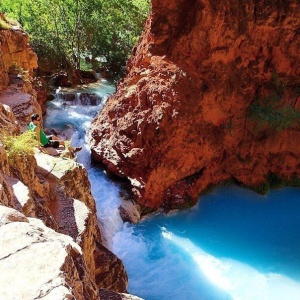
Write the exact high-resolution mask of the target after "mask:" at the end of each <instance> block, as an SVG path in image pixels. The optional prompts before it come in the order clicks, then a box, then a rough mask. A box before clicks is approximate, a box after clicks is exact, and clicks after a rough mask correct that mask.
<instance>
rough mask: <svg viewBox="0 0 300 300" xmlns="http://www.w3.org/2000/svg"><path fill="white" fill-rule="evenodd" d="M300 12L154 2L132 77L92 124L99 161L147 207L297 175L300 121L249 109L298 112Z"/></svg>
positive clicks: (256, 5)
mask: <svg viewBox="0 0 300 300" xmlns="http://www.w3.org/2000/svg"><path fill="white" fill-rule="evenodd" d="M299 20H300V10H299V1H297V0H289V1H284V2H280V1H275V2H274V1H273V2H270V1H267V0H259V1H247V2H241V1H237V0H231V1H230V2H228V3H227V2H226V3H225V2H224V1H223V2H222V1H221V2H220V1H219V2H218V1H211V0H204V1H183V0H177V1H167V0H164V1H158V0H153V1H152V13H151V15H150V18H149V19H148V21H147V24H146V27H145V30H144V32H143V34H142V37H141V38H140V41H139V43H138V45H137V47H136V48H135V49H134V51H133V55H132V57H131V58H130V60H129V62H128V65H127V70H128V73H127V76H126V78H125V79H124V80H122V81H121V82H120V83H119V84H118V87H117V92H116V94H115V95H114V96H113V97H111V98H110V99H109V100H108V102H107V104H106V106H105V107H104V109H103V110H102V112H101V113H100V115H99V116H98V117H97V118H96V119H95V120H94V121H93V123H92V126H91V149H92V155H93V157H94V159H96V160H100V161H102V162H103V163H104V164H105V165H106V166H107V168H108V169H109V170H110V171H112V172H114V173H116V174H118V175H119V176H122V177H128V178H129V180H130V181H131V188H132V192H133V194H134V197H135V200H136V201H137V202H138V204H140V205H141V207H142V208H143V213H146V212H149V211H151V210H155V209H158V208H159V207H164V208H165V209H166V210H169V209H172V208H184V207H188V206H190V205H193V204H194V203H195V202H196V201H197V198H198V195H199V193H201V192H202V191H204V190H205V189H206V188H207V187H209V186H211V185H216V184H218V183H220V182H223V181H227V180H233V181H236V182H239V183H240V184H243V185H247V186H258V185H260V184H261V183H264V182H266V177H267V176H268V174H270V173H274V174H276V176H279V177H283V178H287V179H290V178H292V177H293V176H298V177H299V176H300V165H299V159H300V150H299V146H298V142H297V141H299V140H300V130H299V124H298V123H297V122H296V121H295V122H293V123H292V124H290V126H289V127H288V128H286V129H282V130H277V129H274V127H272V126H271V125H269V123H266V122H267V121H265V122H264V123H263V124H262V125H261V126H258V125H259V124H258V119H259V117H260V116H256V119H255V117H251V113H250V112H251V111H253V107H257V105H260V106H258V107H262V108H263V107H270V106H272V105H273V107H275V110H276V109H277V111H280V109H281V108H282V109H286V110H288V109H289V110H290V111H291V112H292V113H294V114H297V113H298V114H299V92H298V88H297V86H299V84H300V81H299V78H300V69H299V65H300V57H299V53H298V52H299V47H300V36H299V25H300V24H299ZM274 95H275V96H274ZM272 97H273V98H278V99H279V100H280V101H279V100H278V101H277V102H276V103H277V104H276V105H275V104H274V103H273V104H272V101H273V102H274V99H273V100H272V99H271V98H272ZM297 103H298V104H297ZM255 105H256V106H255ZM275 114H276V113H275ZM277 115H278V114H277Z"/></svg>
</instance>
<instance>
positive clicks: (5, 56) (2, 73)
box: [0, 13, 38, 91]
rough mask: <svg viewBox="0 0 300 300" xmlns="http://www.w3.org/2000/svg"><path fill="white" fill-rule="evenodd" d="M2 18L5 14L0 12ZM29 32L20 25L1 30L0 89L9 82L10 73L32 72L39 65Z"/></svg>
mask: <svg viewBox="0 0 300 300" xmlns="http://www.w3.org/2000/svg"><path fill="white" fill-rule="evenodd" d="M0 19H2V20H4V19H5V18H4V16H3V15H2V14H1V13H0ZM28 39H29V37H28V34H27V33H26V32H24V31H23V30H22V29H21V28H20V27H17V26H15V27H14V28H12V29H11V30H0V91H1V90H3V89H4V88H6V87H7V85H8V84H9V78H8V74H9V73H10V72H14V71H15V70H16V69H22V70H23V71H28V72H29V73H30V74H32V71H33V69H36V68H37V67H38V64H37V56H36V54H35V53H34V52H33V50H32V49H31V47H30V46H29V44H28Z"/></svg>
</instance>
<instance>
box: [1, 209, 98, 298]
mask: <svg viewBox="0 0 300 300" xmlns="http://www.w3.org/2000/svg"><path fill="white" fill-rule="evenodd" d="M3 218H6V220H9V221H8V222H2V220H3ZM0 220H1V223H0V238H1V242H2V243H3V244H5V247H1V248H0V272H1V274H2V276H0V294H1V297H2V298H3V299H6V300H9V299H42V298H43V299H73V298H76V299H95V300H96V299H99V296H98V294H97V293H96V294H91V293H90V294H86V293H85V290H86V289H85V286H86V285H89V284H90V283H89V282H84V281H82V275H81V274H82V273H85V272H86V270H85V269H84V268H83V266H84V263H83V258H82V256H81V249H80V247H79V246H78V245H77V244H76V243H74V242H73V241H72V238H71V237H68V236H66V235H63V234H59V233H57V232H55V231H53V230H52V229H49V228H47V227H46V226H45V225H44V224H43V223H42V222H41V221H40V220H37V219H33V218H28V219H27V218H26V217H25V216H24V215H22V214H21V213H19V212H17V211H14V210H13V209H9V208H6V207H3V206H0ZM33 258H34V259H33ZM16 274H18V275H16Z"/></svg>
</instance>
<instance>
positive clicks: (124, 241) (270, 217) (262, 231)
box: [45, 81, 300, 300]
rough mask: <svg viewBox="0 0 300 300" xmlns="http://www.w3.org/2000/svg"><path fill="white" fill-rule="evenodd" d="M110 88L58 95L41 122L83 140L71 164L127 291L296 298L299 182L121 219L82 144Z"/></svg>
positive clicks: (238, 299)
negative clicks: (79, 168) (93, 101)
mask: <svg viewBox="0 0 300 300" xmlns="http://www.w3.org/2000/svg"><path fill="white" fill-rule="evenodd" d="M114 90H115V87H114V86H113V85H111V84H110V83H108V82H106V81H101V82H98V83H97V84H94V85H89V86H88V87H85V88H84V89H83V91H84V92H86V91H88V92H95V93H97V94H98V95H99V96H101V97H102V101H101V102H100V103H99V104H98V105H95V106H90V105H81V104H80V103H77V104H75V105H73V104H72V103H67V104H66V103H65V102H64V101H62V100H61V99H60V97H59V96H57V97H56V99H55V100H53V101H51V102H49V103H48V107H47V117H46V119H45V127H48V128H55V129H57V130H59V131H64V132H66V135H71V134H73V135H72V144H73V145H79V144H81V145H84V147H83V150H82V151H80V152H79V153H78V162H80V163H82V164H84V165H85V167H86V169H87V171H88V175H89V179H90V182H91V186H92V194H93V196H94V198H95V201H96V205H97V210H98V218H99V220H100V223H101V224H102V228H103V236H104V239H105V241H106V244H107V246H108V247H109V248H110V249H111V250H112V251H113V252H114V253H115V254H117V255H118V256H119V257H120V258H121V259H122V261H123V263H124V265H125V268H126V270H127V273H128V275H129V287H128V291H129V292H130V293H132V294H135V295H137V296H139V297H142V298H144V299H146V300H169V299H172V300H184V299H188V300H201V299H204V300H205V299H207V300H219V299H220V300H221V299H234V300H246V299H249V300H256V299H257V300H261V299H265V300H269V299H270V300H282V299H284V300H296V299H297V300H298V299H300V238H299V231H300V189H298V188H283V189H280V190H273V191H271V192H270V193H269V194H268V195H266V196H261V195H258V194H256V193H254V192H252V191H250V190H247V189H242V188H240V187H237V186H227V187H221V188H218V189H215V190H214V191H213V192H212V193H210V194H209V195H206V196H204V197H201V199H200V201H199V203H198V205H196V206H195V207H193V208H191V209H189V210H186V211H181V212H178V211H176V212H172V213H171V214H169V215H167V216H166V215H159V214H158V215H153V216H150V217H147V218H145V219H144V220H142V221H141V222H140V223H139V224H137V225H131V224H128V223H123V222H122V220H121V218H120V216H119V213H118V207H119V205H120V203H121V199H120V197H119V192H120V187H119V186H118V184H117V183H114V182H112V181H110V180H109V179H108V178H107V176H106V174H105V171H103V170H101V169H99V168H98V167H96V166H94V165H92V164H91V162H90V151H89V147H88V144H87V143H88V137H87V135H88V131H89V127H90V123H91V121H92V119H93V117H94V116H95V115H96V114H97V112H98V111H100V110H101V109H102V107H103V105H104V104H105V102H106V99H107V94H112V93H113V92H114ZM68 91H69V90H60V92H68ZM77 91H78V92H81V90H77Z"/></svg>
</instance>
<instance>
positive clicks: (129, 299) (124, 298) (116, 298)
mask: <svg viewBox="0 0 300 300" xmlns="http://www.w3.org/2000/svg"><path fill="white" fill-rule="evenodd" d="M99 293H100V298H101V299H105V300H143V299H142V298H139V297H136V296H133V295H130V294H125V293H121V294H118V293H116V292H113V291H109V290H105V289H100V290H99Z"/></svg>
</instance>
